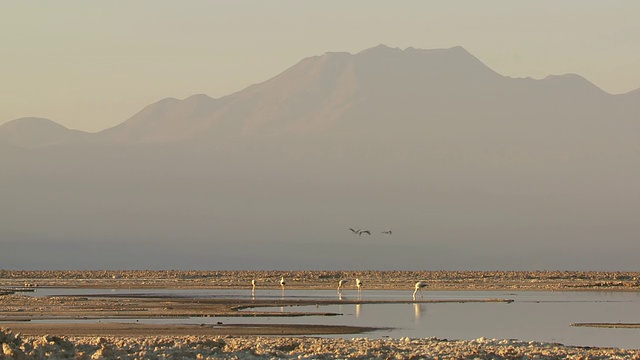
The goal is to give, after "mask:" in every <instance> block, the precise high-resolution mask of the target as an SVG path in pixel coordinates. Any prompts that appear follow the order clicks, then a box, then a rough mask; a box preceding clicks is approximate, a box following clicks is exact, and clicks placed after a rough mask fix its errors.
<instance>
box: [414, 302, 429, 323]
mask: <svg viewBox="0 0 640 360" xmlns="http://www.w3.org/2000/svg"><path fill="white" fill-rule="evenodd" d="M423 306H425V305H424V304H418V303H414V304H413V316H414V317H415V322H418V321H419V320H420V318H421V317H422V315H423V313H424V312H425V311H426V309H425V308H424V307H423Z"/></svg>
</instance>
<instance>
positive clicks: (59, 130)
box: [0, 117, 86, 148]
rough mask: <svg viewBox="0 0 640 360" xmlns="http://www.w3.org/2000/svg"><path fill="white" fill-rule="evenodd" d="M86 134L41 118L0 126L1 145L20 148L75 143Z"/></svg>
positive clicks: (28, 118) (25, 118)
mask: <svg viewBox="0 0 640 360" xmlns="http://www.w3.org/2000/svg"><path fill="white" fill-rule="evenodd" d="M84 135H86V133H84V132H82V131H78V130H70V129H68V128H66V127H64V126H62V125H60V124H58V123H56V122H55V121H52V120H49V119H45V118H40V117H24V118H19V119H16V120H12V121H9V122H8V123H6V124H4V125H2V126H0V143H5V144H9V145H13V146H18V147H25V148H39V147H45V146H49V145H55V144H60V143H65V142H69V141H74V140H76V139H78V138H79V137H81V136H84Z"/></svg>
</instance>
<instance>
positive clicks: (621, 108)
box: [0, 45, 640, 270]
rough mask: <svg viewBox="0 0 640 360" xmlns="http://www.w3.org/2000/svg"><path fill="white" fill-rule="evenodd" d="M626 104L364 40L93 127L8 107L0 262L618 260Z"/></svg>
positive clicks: (565, 265)
mask: <svg viewBox="0 0 640 360" xmlns="http://www.w3.org/2000/svg"><path fill="white" fill-rule="evenodd" d="M639 100H640V92H638V91H633V92H629V93H627V94H619V95H613V94H608V93H606V92H604V91H602V90H601V89H599V88H598V87H596V86H595V85H593V84H592V83H590V82H589V81H588V80H586V79H584V78H583V77H581V76H579V75H576V74H566V75H551V76H548V77H546V78H544V79H539V80H536V79H531V78H510V77H505V76H502V75H500V74H498V73H496V72H495V71H493V70H491V69H490V68H488V67H487V66H486V65H484V64H483V63H482V62H481V61H480V60H478V59H477V58H476V57H474V56H473V55H471V54H470V53H468V52H467V51H466V50H464V49H463V48H460V47H455V48H451V49H435V50H421V49H413V48H408V49H404V50H401V49H397V48H389V47H387V46H383V45H381V46H377V47H374V48H371V49H367V50H364V51H362V52H359V53H357V54H349V53H332V52H330V53H326V54H324V55H320V56H313V57H309V58H306V59H303V60H302V61H300V62H299V63H297V64H295V65H294V66H292V67H291V68H289V69H287V70H285V71H284V72H283V73H281V74H279V75H277V76H275V77H273V78H271V79H269V80H267V81H265V82H262V83H259V84H255V85H252V86H249V87H248V88H246V89H244V90H241V91H239V92H236V93H234V94H230V95H228V96H224V97H221V98H218V99H212V98H210V97H208V96H206V95H194V96H191V97H188V98H186V99H183V100H178V99H171V98H170V99H164V100H161V101H159V102H157V103H155V104H151V105H149V106H147V107H146V108H144V109H142V110H141V111H140V112H139V113H137V114H135V115H134V116H133V117H131V118H130V119H128V120H126V121H124V122H123V123H121V124H119V125H117V126H115V127H113V128H110V129H106V130H104V131H102V132H99V133H95V134H83V133H80V134H78V133H75V132H72V131H71V130H68V129H64V128H62V127H59V126H57V125H55V124H52V123H51V122H48V121H26V120H22V121H16V122H15V123H12V124H5V125H3V126H0V139H9V138H10V139H13V140H11V141H7V140H0V169H2V170H1V171H0V191H2V199H3V201H1V202H0V239H2V240H3V251H2V252H0V268H12V267H17V268H20V267H38V268H68V267H69V266H71V267H74V268H187V269H192V268H226V269H229V268H238V269H242V268H267V269H272V268H275V269H286V268H318V269H322V268H340V269H344V268H353V269H369V268H376V269H397V268H400V269H582V270H584V269H587V270H629V269H634V268H635V267H636V263H637V259H636V256H635V254H636V253H637V251H638V250H640V249H638V245H637V234H638V233H639V232H640V224H639V223H638V221H637V219H638V217H640V201H639V200H640V189H639V188H638V186H637V184H638V183H640V168H638V166H637V164H638V163H639V162H640V141H638V140H639V136H640V122H639V121H638V119H640V116H639V115H640V105H639V104H640V101H639ZM30 123H33V124H36V125H34V127H33V128H34V129H41V130H38V131H39V132H40V133H43V132H44V130H42V129H45V128H46V129H49V128H50V129H56V130H51V131H50V132H49V130H47V132H45V133H46V134H47V136H46V137H35V136H33V137H32V136H31V135H32V134H35V132H33V133H32V132H31V131H27V128H28V127H27V126H23V125H28V124H30ZM18 125H20V126H18ZM15 127H18V128H20V129H22V130H20V131H14V130H11V129H12V128H15ZM9 130H11V131H9ZM7 134H12V135H11V136H8V135H7ZM71 134H74V135H71ZM76 135H77V136H76ZM16 139H19V140H20V141H17V140H16ZM10 144H11V145H10ZM350 227H360V228H363V229H365V228H366V229H370V230H371V232H372V236H371V237H367V238H366V239H365V238H363V237H357V238H354V237H352V236H351V232H350V231H349V230H348V229H349V228H350ZM388 229H393V236H392V237H384V236H382V235H380V232H381V231H383V230H388ZM5 249H8V250H6V251H5Z"/></svg>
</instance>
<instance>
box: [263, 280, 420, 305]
mask: <svg viewBox="0 0 640 360" xmlns="http://www.w3.org/2000/svg"><path fill="white" fill-rule="evenodd" d="M349 281H350V280H349V279H341V280H340V281H338V294H342V288H343V287H344V285H345V284H346V283H348V282H349ZM355 281H356V287H357V288H358V295H360V294H362V280H360V279H358V278H356V280H355ZM286 284H287V282H286V281H285V280H284V276H281V277H280V287H281V288H282V293H283V294H284V286H285V285H286ZM427 285H428V284H427V282H426V281H418V282H417V283H415V285H414V290H413V300H415V299H416V294H417V293H418V292H420V297H422V289H423V288H425V287H426V286H427ZM255 291H256V280H255V279H253V280H251V293H252V294H255Z"/></svg>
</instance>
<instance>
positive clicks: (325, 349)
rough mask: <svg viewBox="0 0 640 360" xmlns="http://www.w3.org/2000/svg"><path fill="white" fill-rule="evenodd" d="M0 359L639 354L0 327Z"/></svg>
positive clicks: (504, 344) (483, 342)
mask: <svg viewBox="0 0 640 360" xmlns="http://www.w3.org/2000/svg"><path fill="white" fill-rule="evenodd" d="M0 343H1V344H2V352H1V353H0V359H7V360H9V359H163V358H164V359H166V358H172V359H640V350H624V349H612V348H584V347H571V346H564V345H561V344H555V343H539V342H521V341H515V340H496V339H485V338H479V339H476V340H472V341H453V340H446V339H437V338H424V339H411V338H400V339H368V338H354V339H351V340H344V339H323V338H278V337H230V336H218V337H202V336H182V337H74V338H67V337H57V336H51V335H46V336H40V337H22V336H20V334H14V333H12V332H11V331H10V330H7V329H0Z"/></svg>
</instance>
